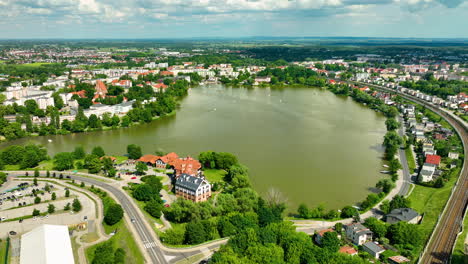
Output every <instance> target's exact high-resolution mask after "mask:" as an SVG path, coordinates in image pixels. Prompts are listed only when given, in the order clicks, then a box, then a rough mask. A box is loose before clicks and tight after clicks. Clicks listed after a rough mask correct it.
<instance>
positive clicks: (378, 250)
mask: <svg viewBox="0 0 468 264" xmlns="http://www.w3.org/2000/svg"><path fill="white" fill-rule="evenodd" d="M362 249H363V250H364V251H366V252H367V253H369V254H371V256H372V257H374V258H376V259H378V258H379V257H380V254H382V253H383V252H384V251H385V249H384V248H383V247H382V246H380V245H379V244H376V243H375V242H373V241H369V242H366V243H364V245H362Z"/></svg>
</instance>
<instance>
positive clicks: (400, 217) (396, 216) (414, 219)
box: [386, 208, 421, 224]
mask: <svg viewBox="0 0 468 264" xmlns="http://www.w3.org/2000/svg"><path fill="white" fill-rule="evenodd" d="M420 219H421V217H420V215H419V214H418V212H416V211H415V210H413V209H411V208H397V209H393V210H392V211H391V212H390V213H389V214H387V216H386V222H387V223H389V224H394V223H398V222H401V221H403V222H407V223H409V224H417V223H418V222H419V220H420Z"/></svg>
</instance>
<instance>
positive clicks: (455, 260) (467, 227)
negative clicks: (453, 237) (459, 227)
mask: <svg viewBox="0 0 468 264" xmlns="http://www.w3.org/2000/svg"><path fill="white" fill-rule="evenodd" d="M466 235H468V217H465V220H464V221H463V233H462V234H461V235H459V236H458V239H457V243H456V244H455V249H454V250H453V255H452V264H465V263H468V255H466V254H465V253H464V252H465V238H466Z"/></svg>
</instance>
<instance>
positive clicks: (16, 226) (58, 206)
mask: <svg viewBox="0 0 468 264" xmlns="http://www.w3.org/2000/svg"><path fill="white" fill-rule="evenodd" d="M24 183H28V184H27V185H26V184H24ZM47 184H48V185H49V187H48V188H50V191H46V190H45V189H46V182H41V181H38V185H37V186H34V185H33V183H32V181H17V184H16V186H15V187H14V188H15V190H11V189H10V190H9V191H7V192H4V193H1V194H0V200H1V201H0V202H1V205H0V220H2V222H0V236H2V235H3V234H6V233H7V232H9V231H11V230H14V231H16V232H27V231H29V230H31V229H33V228H34V227H36V226H38V225H40V224H59V225H60V224H62V225H63V224H65V225H69V224H78V223H81V222H83V221H84V220H85V218H87V219H88V220H94V219H96V210H95V204H94V202H93V200H91V199H90V198H89V197H87V196H86V195H84V194H83V193H80V192H76V191H74V190H71V189H70V196H69V197H65V191H66V188H67V187H65V186H61V185H59V184H54V183H47ZM54 192H55V193H56V200H55V201H53V200H52V193H54ZM34 193H36V194H37V197H40V198H41V203H39V204H35V203H34V199H35V198H36V197H35V196H34ZM75 198H78V199H79V200H80V202H81V205H82V210H81V211H80V212H78V213H77V212H72V211H71V210H70V211H63V210H64V207H65V205H66V204H68V203H70V205H71V204H72V202H73V199H75ZM20 204H21V206H19V205H20ZM23 204H25V205H23ZM49 204H53V205H54V206H55V211H56V213H54V214H50V215H49V214H47V215H43V216H37V217H34V218H30V219H24V220H23V221H22V222H20V221H16V220H15V221H9V220H10V219H14V218H18V217H24V216H32V212H33V210H34V209H38V210H39V211H40V212H41V213H45V212H47V208H48V205H49ZM5 221H7V222H5Z"/></svg>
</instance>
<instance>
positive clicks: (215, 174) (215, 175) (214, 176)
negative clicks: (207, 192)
mask: <svg viewBox="0 0 468 264" xmlns="http://www.w3.org/2000/svg"><path fill="white" fill-rule="evenodd" d="M203 173H204V174H205V177H206V178H207V179H208V181H209V182H210V183H213V182H219V181H223V179H224V175H226V174H227V172H226V171H225V170H214V169H209V170H204V171H203Z"/></svg>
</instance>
